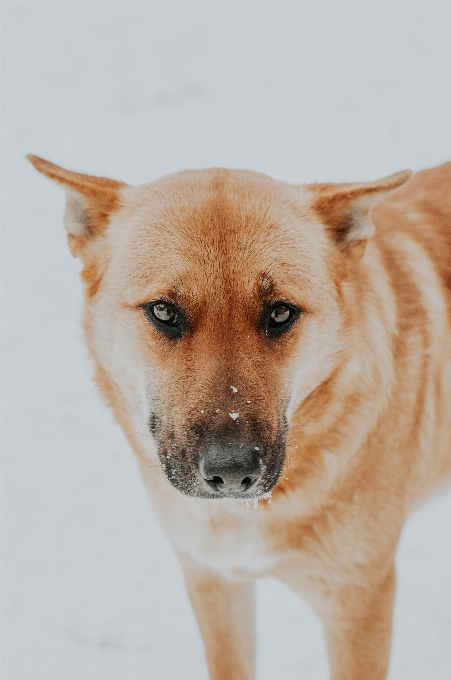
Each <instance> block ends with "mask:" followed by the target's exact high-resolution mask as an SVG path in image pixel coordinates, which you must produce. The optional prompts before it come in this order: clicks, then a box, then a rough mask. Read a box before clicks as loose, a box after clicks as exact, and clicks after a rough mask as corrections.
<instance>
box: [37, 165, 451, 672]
mask: <svg viewBox="0 0 451 680" xmlns="http://www.w3.org/2000/svg"><path fill="white" fill-rule="evenodd" d="M30 160H31V162H32V163H33V164H34V165H35V167H37V169H38V170H40V171H41V172H43V173H44V174H45V175H47V176H48V177H50V178H51V179H54V180H56V181H58V182H59V183H61V184H62V185H63V186H64V187H65V188H66V190H67V191H68V212H67V217H66V225H67V228H68V230H69V232H70V233H69V238H70V240H71V241H72V243H71V247H72V250H73V252H74V254H76V255H77V256H79V257H81V258H82V259H83V261H84V264H85V268H84V271H83V280H84V282H85V284H86V314H85V331H86V337H87V342H88V346H89V349H90V351H91V354H92V356H93V359H94V362H95V366H96V380H97V383H98V385H99V387H100V389H101V391H102V392H103V394H104V395H105V397H106V399H107V401H108V403H109V404H110V406H111V408H112V409H113V412H114V414H115V417H116V418H117V420H118V422H119V423H120V424H121V426H122V427H123V429H124V431H125V433H126V435H127V436H128V438H129V441H130V443H131V445H132V447H133V449H134V450H135V452H136V454H137V456H138V458H139V461H140V465H141V470H142V475H143V478H144V481H145V483H146V484H147V486H148V488H149V490H150V491H151V494H152V497H153V499H154V504H155V508H156V511H157V512H158V514H159V517H160V520H161V522H162V524H163V526H164V527H165V529H166V531H167V532H168V535H169V537H170V539H171V541H172V543H173V545H174V547H175V549H176V551H177V553H178V554H179V556H180V561H181V564H182V567H183V569H184V573H185V577H186V582H187V587H188V591H189V595H190V598H191V602H192V604H193V607H194V609H195V612H196V615H197V618H198V621H199V627H200V630H201V633H202V636H203V639H204V642H205V645H206V656H207V663H208V667H209V671H210V676H211V678H212V679H214V680H220V679H221V680H226V679H227V680H234V679H235V680H238V679H240V680H244V679H246V680H249V679H250V678H253V677H254V652H255V641H254V618H253V617H254V594H253V582H254V579H255V578H257V577H260V576H264V575H269V574H271V575H273V576H275V577H277V578H279V579H281V580H282V581H283V582H285V583H286V584H287V585H288V586H289V587H291V588H292V589H293V590H294V591H296V592H297V593H299V594H300V595H301V596H302V597H304V598H305V599H306V600H307V601H308V602H310V604H311V605H312V606H313V607H314V608H315V610H316V611H317V613H318V615H319V616H320V617H321V619H322V621H323V623H324V629H325V636H326V642H327V649H328V654H329V661H330V667H331V678H332V680H383V679H384V678H385V677H386V674H387V668H388V660H389V652H390V637H391V621H392V607H393V599H394V593H395V571H394V555H395V552H396V549H397V545H398V541H399V536H400V532H401V530H402V527H403V524H404V522H405V519H406V517H407V515H408V513H409V512H410V511H411V510H412V509H413V508H414V507H415V506H416V505H417V504H418V503H419V502H420V501H421V500H423V499H424V498H425V497H427V496H428V495H430V494H432V493H434V492H435V490H438V489H439V488H440V487H441V486H442V485H444V484H445V482H446V479H447V478H449V475H450V471H451V450H450V449H451V333H450V295H451V217H450V215H451V163H448V164H446V165H443V166H441V167H439V168H435V169H433V170H426V171H424V172H420V173H418V174H416V175H415V176H414V177H413V178H412V179H411V180H410V181H407V180H408V178H409V173H398V174H397V175H394V176H392V177H389V178H386V179H385V180H381V181H380V182H375V183H368V184H356V185H352V184H351V185H333V184H322V185H310V186H304V187H295V186H290V185H287V184H283V183H281V182H276V181H274V180H272V179H270V178H268V177H265V176H264V175H259V174H257V173H251V172H244V171H229V170H218V169H213V170H205V171H193V172H184V173H179V174H177V175H172V176H170V177H166V178H163V179H162V180H159V181H157V182H153V183H151V184H149V185H145V186H143V187H140V188H134V187H129V186H127V185H125V184H123V183H118V182H112V181H111V180H104V179H95V178H92V177H89V176H86V175H79V174H77V173H71V172H69V171H66V170H62V169H60V168H58V167H57V166H54V165H53V164H51V163H48V162H47V161H43V160H42V159H37V158H36V157H30ZM401 185H403V186H401ZM398 187H400V188H398ZM73 192H76V198H75V199H73ZM387 192H391V193H388V194H387ZM74 200H75V203H74ZM378 200H379V201H380V202H379V203H378V205H376V207H374V208H372V207H371V206H372V205H373V203H375V202H377V201H378ZM71 201H72V203H71ZM71 232H72V233H71ZM159 299H164V300H170V301H172V302H173V303H174V304H176V305H178V306H179V307H180V308H181V309H183V310H186V314H187V316H188V319H189V332H187V333H186V334H185V335H184V336H183V337H182V338H181V339H180V340H177V341H176V342H175V341H173V340H171V339H169V338H168V337H166V336H164V335H162V334H161V332H160V331H159V330H157V328H156V327H155V326H153V325H152V324H151V323H150V322H149V320H148V319H147V318H146V316H145V314H144V313H143V308H142V305H144V304H145V303H147V302H149V301H152V300H159ZM277 300H286V301H290V302H292V303H293V304H296V305H298V306H299V307H300V308H301V309H302V313H301V315H300V317H299V319H298V321H297V322H296V323H295V324H294V325H293V326H292V327H291V328H290V330H289V331H288V332H287V333H285V334H283V335H281V336H280V337H278V338H277V339H275V340H271V341H270V340H269V339H268V337H266V336H265V333H264V332H262V330H261V324H260V318H261V314H262V308H263V307H264V305H265V304H267V303H268V301H272V302H274V301H277ZM231 413H238V414H239V415H238V417H236V418H235V419H232V418H231V417H230V414H231ZM152 418H153V420H152ZM152 423H153V424H152ZM155 432H157V434H155ZM256 432H257V435H258V436H259V437H260V438H261V440H262V441H263V442H264V444H263V446H264V447H266V448H265V449H264V454H263V453H262V456H263V455H264V457H265V458H264V459H265V461H266V463H267V466H268V468H271V466H273V468H272V469H273V476H274V481H277V483H276V484H275V486H274V488H273V489H272V493H271V496H270V497H269V495H268V494H265V493H264V491H265V488H264V487H263V486H262V488H261V490H260V491H258V492H257V491H256V492H255V494H256V497H255V499H254V501H253V500H252V499H250V500H248V501H247V502H246V503H245V502H242V501H237V500H234V499H231V498H224V499H222V500H218V499H212V500H205V499H202V498H200V499H197V498H196V496H199V495H202V493H201V490H200V489H201V486H199V480H198V478H199V472H198V470H197V468H196V464H195V461H196V460H197V459H196V455H197V453H196V452H198V450H199V447H200V446H201V445H202V441H203V438H204V437H212V436H216V435H217V433H221V436H223V437H230V438H233V439H234V441H237V440H238V441H250V438H251V437H255V436H257V435H256V434H255V433H256ZM258 441H260V440H258ZM281 452H282V453H281ZM281 455H284V456H285V458H284V460H285V463H284V467H283V469H282V471H281V474H280V476H279V477H278V479H277V475H278V474H279V468H277V465H278V464H279V462H280V456H281ZM265 470H266V468H265ZM264 474H266V472H265V473H264ZM268 474H269V472H268ZM168 479H169V480H170V481H171V482H172V484H170V483H169V481H168ZM173 485H175V486H176V487H177V488H174V486H173ZM181 492H182V493H181ZM184 494H186V495H184ZM187 496H191V499H187ZM253 505H255V508H254V507H252V506H253Z"/></svg>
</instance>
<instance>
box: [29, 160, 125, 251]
mask: <svg viewBox="0 0 451 680" xmlns="http://www.w3.org/2000/svg"><path fill="white" fill-rule="evenodd" d="M27 159H28V160H29V161H30V163H32V165H34V167H35V168H36V170H39V172H42V174H43V175H45V176H46V177H48V178H49V179H52V180H54V181H55V182H58V184H61V186H62V187H63V188H64V190H65V191H66V195H67V203H66V213H65V215H64V226H65V227H66V230H67V232H68V234H69V237H70V236H72V237H74V238H75V239H77V241H78V245H81V244H80V241H81V240H83V239H87V238H89V237H93V236H99V235H102V234H103V233H104V231H105V228H106V226H107V224H108V219H109V217H110V215H111V213H112V212H114V211H115V210H116V209H117V208H118V207H119V189H121V188H122V187H125V186H127V185H126V184H125V182H117V181H116V180H114V179H107V178H106V177H93V176H92V175H83V174H80V173H78V172H72V171H71V170H65V169H64V168H60V167H59V166H58V165H55V164H54V163H50V161H46V160H44V159H43V158H39V157H38V156H32V155H28V156H27ZM69 242H70V239H69ZM70 245H71V249H72V245H74V244H73V243H70Z"/></svg>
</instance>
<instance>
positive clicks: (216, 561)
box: [160, 501, 280, 577]
mask: <svg viewBox="0 0 451 680" xmlns="http://www.w3.org/2000/svg"><path fill="white" fill-rule="evenodd" d="M181 506H185V507H181ZM181 506H179V507H178V508H175V507H174V506H173V507H172V509H171V511H170V512H169V513H168V512H166V511H164V514H163V516H162V514H160V518H161V520H162V522H163V524H164V526H165V529H166V531H167V532H168V534H169V535H170V537H171V539H172V540H173V542H174V543H175V545H176V546H177V548H178V549H180V550H182V551H183V552H186V553H188V554H189V555H191V556H192V557H193V558H195V559H196V560H198V561H200V562H202V563H204V564H206V565H208V566H209V567H210V568H212V569H214V570H216V571H220V572H222V573H224V574H228V575H229V576H236V577H258V576H263V575H265V574H267V573H268V572H270V571H271V570H272V569H273V568H274V567H275V566H276V564H277V563H278V561H279V559H280V556H279V555H278V554H277V553H275V552H273V551H272V550H271V548H270V545H269V542H268V541H267V539H266V537H265V512H264V510H263V508H261V507H257V508H255V509H254V508H253V507H252V506H250V507H243V506H240V505H238V504H237V506H236V507H235V508H227V509H222V508H221V509H220V510H218V509H217V508H214V507H213V508H212V507H211V504H210V507H209V504H206V505H204V504H203V502H202V501H199V502H193V503H186V502H183V504H181Z"/></svg>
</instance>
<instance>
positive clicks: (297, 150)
mask: <svg viewBox="0 0 451 680" xmlns="http://www.w3.org/2000/svg"><path fill="white" fill-rule="evenodd" d="M2 4H3V36H4V37H3V319H4V321H3V336H4V340H3V342H4V345H3V463H2V472H3V501H2V502H3V645H2V651H3V676H2V677H3V678H4V680H28V679H30V680H81V679H83V680H94V679H95V680H144V679H153V680H178V679H182V678H183V680H206V677H207V676H206V670H205V666H204V661H203V651H202V646H201V642H200V638H199V634H198V631H197V627H196V624H195V621H194V617H193V614H192V612H191V610H190V608H189V605H188V602H187V596H186V594H185V591H184V586H183V582H182V577H181V572H180V569H179V567H178V564H177V563H176V560H175V558H174V555H173V553H172V551H171V548H170V546H169V544H168V541H167V539H166V538H165V536H164V535H163V533H162V531H161V530H160V528H159V526H158V524H157V523H156V520H155V517H154V515H153V513H152V510H151V506H150V503H149V500H148V498H147V496H146V494H145V491H144V488H143V485H142V483H141V481H140V479H139V476H138V471H137V466H136V464H135V461H134V458H133V454H132V453H131V451H130V450H129V448H128V445H127V442H126V440H125V437H124V436H123V434H122V432H121V431H120V430H119V428H118V426H117V425H116V424H115V423H114V422H113V419H112V417H111V415H110V413H109V412H108V411H107V409H106V407H104V406H103V405H102V403H101V401H100V398H99V396H98V394H97V393H96V390H95V388H94V386H93V384H92V381H91V365H90V362H89V359H88V357H87V352H86V350H85V348H84V345H83V340H82V335H81V330H80V326H79V320H80V316H81V286H80V283H79V281H78V277H77V273H78V271H79V265H78V263H77V261H75V260H73V259H72V258H71V257H70V255H69V253H68V250H67V245H66V240H65V235H64V230H63V227H62V215H63V211H64V197H63V193H62V191H61V190H60V189H58V188H57V187H55V186H54V185H53V184H52V183H51V182H49V181H48V180H46V179H44V178H43V177H42V176H40V175H38V173H37V172H36V171H35V170H34V169H33V168H32V167H31V166H30V165H29V164H27V162H26V161H25V160H24V154H25V153H34V154H37V155H41V156H43V157H44V158H48V159H50V160H52V161H54V162H56V163H58V164H60V165H62V166H65V167H68V168H70V169H73V170H78V171H81V172H86V173H90V174H99V175H106V176H110V177H113V178H116V179H121V180H125V181H127V182H129V183H144V182H147V181H150V180H153V179H155V178H157V177H159V176H160V175H162V174H165V173H169V172H173V171H178V170H181V169H186V168H202V167H208V166H227V167H231V168H248V169H253V170H258V171H262V172H265V173H267V174H269V175H272V176H274V177H276V178H278V179H282V180H287V181H292V182H296V183H301V182H304V181H326V180H333V181H348V180H349V181H354V180H372V179H377V178H379V177H382V176H384V175H387V174H390V173H392V172H395V171H398V170H402V169H404V168H406V167H410V168H412V169H414V170H418V169H420V168H423V167H428V166H433V165H437V164H439V163H442V162H444V161H446V160H450V159H451V78H450V66H451V38H450V36H451V3H450V2H244V1H243V2H101V1H99V2H89V1H87V2H64V1H61V2H39V1H36V2H4V3H2ZM450 526H451V496H449V495H448V496H444V497H441V498H439V499H437V500H435V501H433V502H432V503H430V504H429V505H427V506H425V507H424V508H423V509H421V510H420V511H419V512H418V513H417V514H416V515H415V516H414V517H413V518H412V519H411V521H410V523H409V524H408V526H407V528H406V531H405V533H404V536H403V540H402V544H401V548H400V552H399V557H398V566H399V588H398V596H397V604H396V613H395V635H394V650H393V659H392V667H391V674H390V680H425V678H431V679H433V680H448V679H449V677H451V651H450V650H451V645H450V640H451V577H450V575H451V549H450ZM258 597H259V599H258V608H259V609H258V630H259V652H258V680H269V679H270V678H271V679H272V678H277V679H279V678H280V679H282V680H294V679H295V678H301V677H302V678H303V679H305V680H326V678H327V663H326V659H325V650H324V643H323V640H322V631H321V627H320V624H319V622H318V621H317V619H316V618H315V616H314V615H313V613H312V612H311V611H310V609H309V608H308V607H307V606H306V605H305V604H304V603H303V602H302V601H301V600H299V599H297V597H296V596H295V595H293V594H291V593H290V592H289V591H288V590H286V589H285V588H284V587H283V586H281V585H280V584H278V583H276V582H272V581H265V582H262V583H261V584H260V585H259V591H258Z"/></svg>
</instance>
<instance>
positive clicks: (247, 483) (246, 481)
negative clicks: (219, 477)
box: [241, 477, 254, 491]
mask: <svg viewBox="0 0 451 680" xmlns="http://www.w3.org/2000/svg"><path fill="white" fill-rule="evenodd" d="M253 483H254V482H253V481H252V479H251V478H250V477H245V478H244V479H243V481H242V482H241V488H242V490H243V491H247V490H248V489H249V487H251V486H252V484H253Z"/></svg>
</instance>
